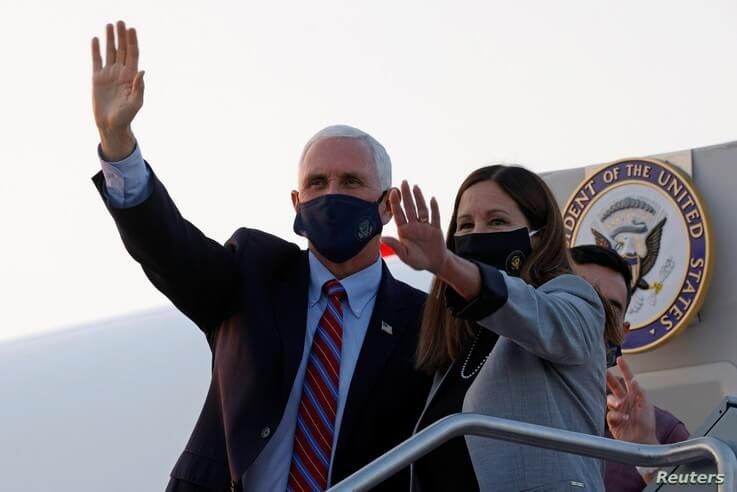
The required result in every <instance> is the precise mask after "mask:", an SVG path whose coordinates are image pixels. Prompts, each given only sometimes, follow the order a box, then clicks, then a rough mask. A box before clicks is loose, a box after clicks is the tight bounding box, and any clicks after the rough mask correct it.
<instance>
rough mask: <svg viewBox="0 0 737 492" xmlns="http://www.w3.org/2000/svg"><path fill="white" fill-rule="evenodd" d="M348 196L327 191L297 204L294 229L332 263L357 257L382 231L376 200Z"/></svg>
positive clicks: (382, 196) (382, 195)
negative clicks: (325, 193) (327, 193)
mask: <svg viewBox="0 0 737 492" xmlns="http://www.w3.org/2000/svg"><path fill="white" fill-rule="evenodd" d="M385 193H386V192H384V193H382V194H381V198H379V200H378V201H376V202H369V201H366V200H361V199H360V198H356V197H354V196H351V195H340V194H330V195H323V196H319V197H317V198H313V199H312V200H310V201H309V202H305V203H300V204H299V205H298V206H297V216H296V217H295V218H294V232H296V233H297V234H299V235H300V236H304V237H306V238H307V239H309V240H310V242H311V243H312V245H313V246H314V247H315V249H317V251H318V252H319V253H320V254H321V255H322V256H324V257H325V258H327V259H328V260H330V261H332V262H335V263H343V262H344V261H347V260H349V259H351V258H353V257H354V256H356V255H357V254H358V253H359V252H360V251H361V250H362V249H363V248H364V246H366V245H367V244H368V242H369V241H371V239H373V238H374V237H375V236H376V235H377V234H379V233H380V232H381V229H382V227H383V224H382V223H381V216H380V215H379V203H381V200H382V199H383V198H384V195H385Z"/></svg>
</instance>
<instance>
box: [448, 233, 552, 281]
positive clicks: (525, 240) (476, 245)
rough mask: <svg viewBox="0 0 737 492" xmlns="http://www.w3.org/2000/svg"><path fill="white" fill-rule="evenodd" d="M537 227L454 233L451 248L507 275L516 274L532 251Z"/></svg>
mask: <svg viewBox="0 0 737 492" xmlns="http://www.w3.org/2000/svg"><path fill="white" fill-rule="evenodd" d="M535 233H537V231H533V232H532V233H530V232H528V229H527V227H522V228H521V229H515V230H513V231H504V232H474V233H470V234H463V235H460V236H454V238H453V239H454V241H455V252H456V254H457V255H458V256H460V257H461V258H465V259H467V260H476V261H478V262H480V263H485V264H487V265H491V266H493V267H496V268H498V269H499V270H504V271H505V272H507V273H508V274H509V275H513V276H519V274H520V272H521V271H522V265H523V264H524V262H525V260H527V258H529V256H530V254H532V243H531V242H530V237H532V236H533V235H534V234H535Z"/></svg>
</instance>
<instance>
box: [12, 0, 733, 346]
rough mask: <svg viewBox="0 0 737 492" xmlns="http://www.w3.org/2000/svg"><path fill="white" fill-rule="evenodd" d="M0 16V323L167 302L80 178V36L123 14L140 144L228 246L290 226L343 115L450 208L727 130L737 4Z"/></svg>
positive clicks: (41, 8)
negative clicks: (139, 85)
mask: <svg viewBox="0 0 737 492" xmlns="http://www.w3.org/2000/svg"><path fill="white" fill-rule="evenodd" d="M0 19H3V26H2V29H0V46H2V48H0V53H1V54H2V65H3V70H2V72H3V76H2V78H1V79H0V88H1V89H2V92H1V93H2V95H3V98H2V113H1V114H2V116H3V117H2V119H0V132H1V133H0V134H1V135H2V137H3V141H2V145H0V165H1V166H2V175H3V179H2V180H0V224H1V225H2V229H1V230H2V233H1V234H2V236H1V239H2V240H1V241H0V258H1V261H0V306H2V308H1V309H0V327H2V328H1V330H0V338H13V337H18V336H23V335H30V334H34V333H39V332H42V331H45V330H51V329H58V328H63V327H66V326H72V325H76V324H80V323H82V322H86V321H90V320H95V319H100V318H109V317H114V316H120V315H123V314H126V313H132V312H136V311H140V310H142V309H148V308H151V307H155V306H162V305H167V304H168V301H167V300H166V299H165V298H164V297H163V296H162V295H160V294H159V293H158V292H157V291H156V290H155V289H154V288H153V287H152V286H151V285H150V284H149V282H148V280H147V279H146V278H145V276H144V275H143V273H142V272H141V270H140V268H139V267H138V266H137V265H136V264H135V263H134V262H133V260H131V259H130V258H129V257H128V255H127V253H126V252H125V250H124V249H123V246H122V243H121V242H120V239H119V237H118V234H117V231H116V229H115V227H114V225H113V222H112V220H111V218H110V217H109V215H108V214H107V212H106V211H105V209H104V207H103V204H102V202H101V201H100V199H99V197H98V195H97V192H96V190H95V189H94V188H93V186H92V183H91V181H90V177H91V176H92V174H94V173H95V172H96V171H97V170H98V169H99V164H98V161H97V157H96V144H97V142H98V138H97V133H96V129H95V127H94V123H93V118H92V112H91V104H90V99H91V97H90V76H91V68H90V55H89V41H90V39H91V37H92V36H94V35H97V36H102V35H103V33H104V26H105V23H106V22H112V21H115V20H117V19H124V20H126V21H127V22H128V24H129V25H130V26H133V27H136V28H137V29H138V34H139V41H140V47H141V62H140V65H141V68H142V69H144V70H146V96H145V103H144V107H143V109H142V111H141V112H140V113H139V115H138V117H137V119H136V121H135V123H134V131H135V133H136V135H137V137H138V139H139V143H140V145H141V149H142V150H143V153H144V156H145V157H146V159H147V160H148V161H149V162H150V164H151V165H152V166H153V168H154V169H155V171H156V172H157V174H158V175H159V177H160V178H161V179H162V181H163V182H164V183H165V185H166V186H167V188H168V190H169V191H170V193H171V195H172V196H173V198H174V200H175V202H176V203H177V204H178V206H179V209H180V210H181V211H182V213H183V214H184V215H185V217H187V218H188V219H189V220H190V221H192V222H193V223H195V224H196V225H198V226H199V227H200V228H201V229H202V230H203V231H204V232H205V233H206V234H208V235H209V236H210V237H212V238H214V239H216V240H218V241H221V242H222V241H225V240H226V239H227V238H228V237H229V236H230V234H231V233H232V232H233V231H234V230H235V229H236V228H237V227H239V226H248V227H255V228H260V229H263V230H266V231H269V232H271V233H273V234H277V235H279V236H281V237H284V238H287V239H290V240H295V241H296V240H297V237H296V236H295V235H294V233H293V232H292V230H291V228H292V221H293V218H294V212H293V210H292V206H291V202H290V199H289V192H290V191H291V190H292V188H293V187H294V186H295V181H296V179H295V178H296V169H297V158H298V157H299V154H300V152H301V150H302V146H303V145H304V143H305V142H306V141H307V140H308V139H309V137H310V136H311V135H312V134H313V133H314V132H316V131H317V130H319V129H320V128H322V127H324V126H326V125H329V124H334V123H346V124H350V125H353V126H357V127H359V128H362V129H364V130H366V131H368V132H369V133H371V134H372V135H374V136H375V137H376V138H377V139H378V140H379V141H381V142H382V143H383V144H384V145H385V147H386V148H387V150H388V152H389V154H390V156H391V157H392V160H393V162H394V180H395V183H398V182H399V181H400V180H401V179H402V178H407V179H409V180H410V181H411V182H413V183H415V182H416V183H418V184H420V185H421V186H422V187H423V189H424V190H425V191H426V193H428V194H434V195H436V196H437V198H438V200H439V203H440V207H441V211H442V212H443V216H444V218H445V223H447V217H448V213H449V208H450V206H451V205H452V199H453V196H454V193H455V191H456V188H457V186H458V185H459V184H460V182H461V181H462V179H463V178H464V177H465V175H466V174H468V173H469V172H470V171H472V170H473V169H475V168H476V167H479V166H481V165H486V164H490V163H497V162H507V163H519V164H523V165H525V166H527V167H529V168H531V169H533V170H536V171H547V170H554V169H564V168H570V167H579V166H583V165H589V164H594V163H599V162H605V161H610V160H614V159H618V158H623V157H631V156H638V155H648V154H655V153H661V152H667V151H674V150H680V149H687V148H693V147H699V146H704V145H711V144H716V143H721V142H726V141H731V140H735V139H737V122H736V121H735V117H734V115H735V114H737V111H736V110H737V90H735V89H736V88H737V63H736V61H737V29H735V25H737V24H736V21H737V3H735V2H733V1H703V2H693V1H680V2H677V1H672V0H671V1H660V0H658V1H647V2H643V1H621V0H620V1H616V2H615V1H612V2H596V1H591V0H580V1H557V2H546V1H538V2H510V1H479V2H460V1H454V2H428V1H404V2H398V1H391V2H390V1H373V2H360V3H358V2H345V1H334V2H321V1H310V2H243V1H237V2H236V1H229V2H215V1H212V2H201V1H200V2H192V3H186V2H182V1H156V2H152V1H145V2H144V1H141V0H133V1H129V2H125V3H122V2H109V1H91V0H69V1H65V2H51V1H44V2H41V1H35V2H34V1H25V2H11V1H9V0H5V1H3V2H2V3H0ZM388 232H389V233H393V227H391V226H390V227H389V228H388ZM300 244H304V243H303V242H300Z"/></svg>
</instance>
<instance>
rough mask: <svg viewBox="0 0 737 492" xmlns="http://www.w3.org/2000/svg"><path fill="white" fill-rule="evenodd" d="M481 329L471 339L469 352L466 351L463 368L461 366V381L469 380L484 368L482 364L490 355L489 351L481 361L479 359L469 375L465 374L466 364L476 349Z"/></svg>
mask: <svg viewBox="0 0 737 492" xmlns="http://www.w3.org/2000/svg"><path fill="white" fill-rule="evenodd" d="M480 330H483V328H479V331H478V332H477V333H476V337H474V339H473V343H472V344H471V350H469V351H468V355H466V360H465V361H463V366H461V377H462V378H463V379H471V378H472V377H473V376H474V375H475V374H476V373H477V372H479V371H480V370H481V368H482V367H484V363H486V359H488V358H489V356H490V355H491V351H489V353H488V354H486V355H485V356H484V358H483V359H481V362H479V363H478V365H477V366H476V368H475V369H474V370H473V372H472V373H471V374H465V372H466V366H467V365H468V362H469V361H470V360H471V354H473V349H474V348H476V342H478V341H479V335H480V334H481V331H480Z"/></svg>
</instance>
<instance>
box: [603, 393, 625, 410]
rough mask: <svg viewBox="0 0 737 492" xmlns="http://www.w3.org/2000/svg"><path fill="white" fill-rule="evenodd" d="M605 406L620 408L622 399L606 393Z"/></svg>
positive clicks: (622, 403) (622, 402) (622, 404)
mask: <svg viewBox="0 0 737 492" xmlns="http://www.w3.org/2000/svg"><path fill="white" fill-rule="evenodd" d="M606 406H607V408H609V409H614V410H621V409H622V407H623V406H624V399H622V398H617V397H616V396H614V395H607V396H606Z"/></svg>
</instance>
